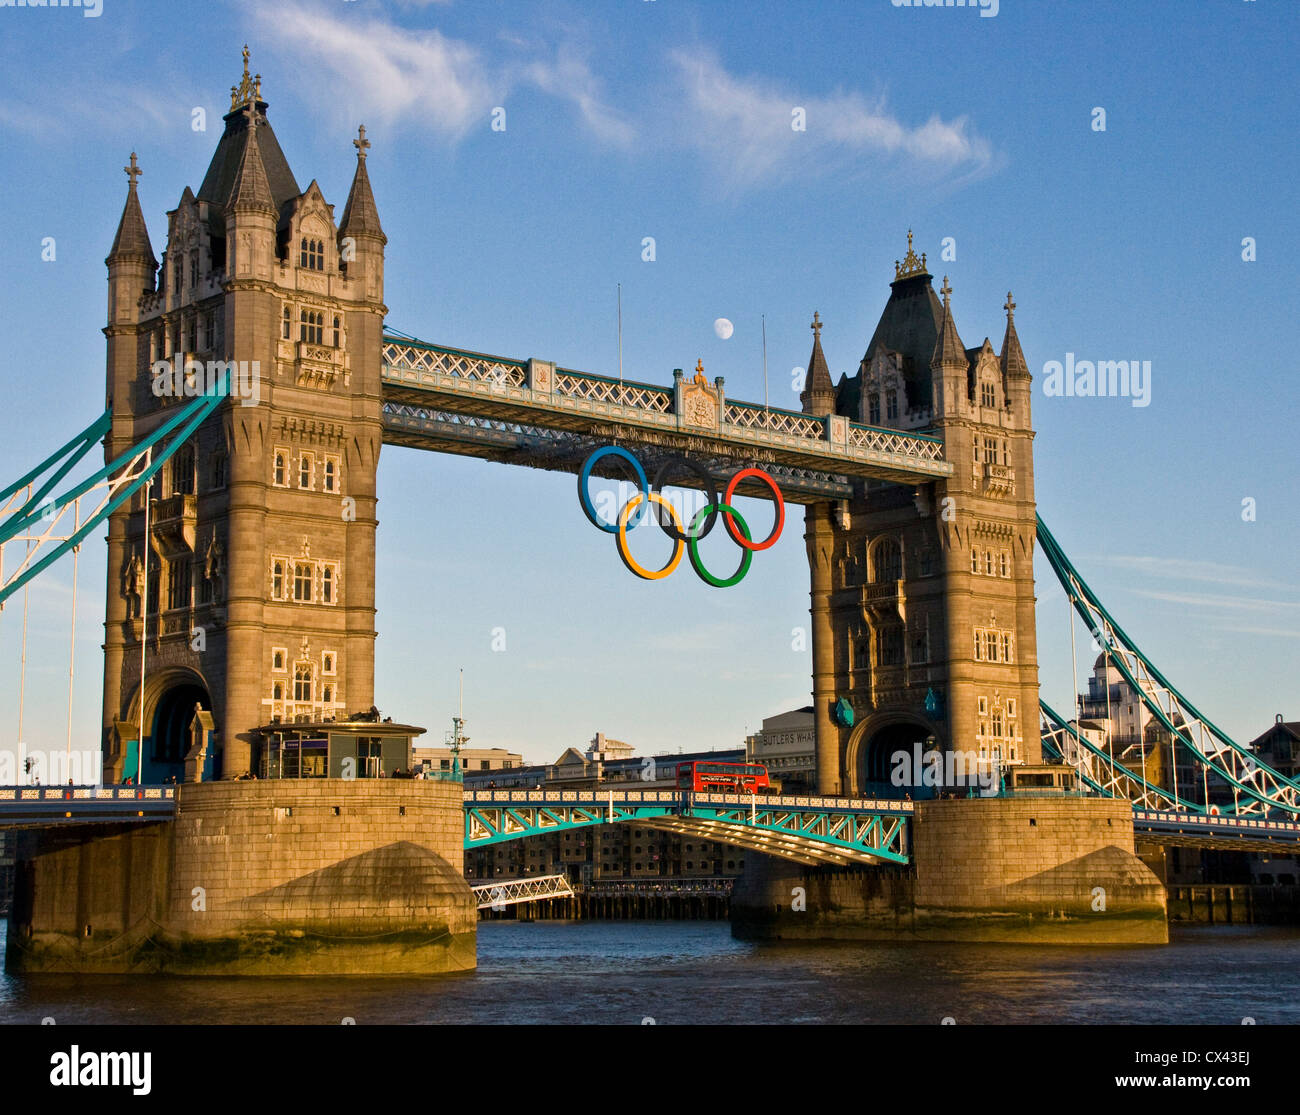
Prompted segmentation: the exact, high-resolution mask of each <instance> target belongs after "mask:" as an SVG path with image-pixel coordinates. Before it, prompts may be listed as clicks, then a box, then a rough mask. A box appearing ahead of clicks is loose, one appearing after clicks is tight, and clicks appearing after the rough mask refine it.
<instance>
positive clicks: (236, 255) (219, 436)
mask: <svg viewBox="0 0 1300 1115" xmlns="http://www.w3.org/2000/svg"><path fill="white" fill-rule="evenodd" d="M266 110H267V104H266V102H265V101H263V100H262V98H261V78H260V75H259V76H254V77H250V76H249V73H248V50H247V48H245V50H244V72H243V76H242V79H241V82H240V84H239V86H238V87H232V89H231V104H230V112H229V113H228V114H227V115H226V116H225V130H224V132H223V134H222V136H221V139H220V141H219V143H218V145H217V149H216V153H215V154H214V155H213V157H212V161H211V164H210V165H209V167H208V171H207V174H206V175H205V176H204V178H203V182H202V185H201V186H200V187H199V190H198V193H197V194H194V193H193V192H191V190H190V189H189V187H186V189H185V191H184V193H183V194H182V195H181V198H180V201H179V203H178V204H177V206H176V208H175V209H173V210H172V211H171V212H170V213H169V214H168V222H167V245H166V251H165V252H164V254H163V260H162V264H161V266H160V267H159V266H158V265H157V263H156V261H155V259H154V255H153V251H152V248H151V246H150V241H149V234H148V231H147V229H146V227H145V223H144V218H143V214H142V212H141V207H140V202H139V198H138V195H137V187H136V175H137V174H138V173H140V172H139V170H138V168H137V167H136V165H135V156H134V155H133V156H132V159H131V167H130V168H129V170H128V174H129V175H130V185H129V188H128V192H127V200H126V207H125V209H124V211H123V214H122V219H121V223H120V225H119V227H118V232H117V237H116V239H115V240H114V243H113V249H112V252H111V253H110V254H109V256H108V259H107V260H106V263H107V265H108V275H109V313H108V325H107V327H106V328H105V330H104V332H105V335H106V336H107V338H108V376H107V395H108V403H109V406H110V407H111V409H112V412H113V426H112V430H111V432H110V434H109V435H108V437H107V439H106V443H105V453H106V456H107V458H108V459H110V460H111V459H112V458H114V457H115V456H116V455H118V454H119V453H121V452H123V451H125V450H126V449H127V448H129V447H130V446H131V445H133V444H135V443H137V442H139V441H140V440H141V439H142V438H144V437H146V436H147V435H148V434H149V433H150V432H151V431H152V430H154V429H156V428H157V427H158V425H159V424H161V423H162V422H164V421H165V420H167V419H168V418H169V417H171V416H172V415H173V414H175V412H176V407H177V406H179V405H181V404H182V403H183V402H184V401H186V400H185V396H186V395H187V394H188V393H193V392H194V391H195V390H196V388H197V390H199V391H201V389H202V386H203V380H205V379H207V380H210V379H212V378H214V376H213V371H214V369H215V370H217V371H219V370H220V368H221V366H222V364H223V363H224V362H227V361H228V362H231V363H230V365H229V370H230V371H231V373H232V377H233V379H234V381H235V382H236V383H237V384H238V388H237V390H238V391H239V396H240V397H238V398H235V397H232V398H231V399H229V400H228V401H226V402H225V403H223V404H222V405H221V407H220V408H219V409H218V411H217V412H216V413H215V414H214V415H213V417H212V418H211V419H209V420H208V421H207V422H206V423H205V424H204V425H203V426H202V427H200V429H199V430H198V431H197V432H196V434H195V436H194V437H193V438H192V439H191V440H190V442H189V444H188V445H186V446H185V447H183V448H182V449H180V450H179V451H178V452H177V453H176V454H175V455H174V456H173V457H172V459H171V460H170V461H169V462H168V463H167V465H166V466H164V468H163V470H162V471H161V472H160V474H159V476H158V477H157V478H156V479H155V481H154V483H153V485H152V489H151V491H150V492H149V498H150V500H151V503H150V505H149V518H150V539H149V545H148V546H147V547H146V546H145V545H144V533H145V527H144V520H145V502H144V498H143V497H144V495H145V493H144V492H143V491H142V492H141V493H138V494H137V496H136V497H135V499H134V500H133V501H131V502H129V503H127V504H124V505H123V506H122V507H121V508H120V509H119V510H118V511H117V512H116V513H115V514H114V515H113V516H112V517H111V519H110V521H109V551H108V608H107V620H106V624H105V627H106V635H105V671H104V706H103V707H104V755H105V764H104V765H105V770H104V778H105V781H106V782H117V781H122V780H123V779H125V778H126V777H128V776H132V777H133V776H134V775H135V773H136V765H137V758H136V752H135V748H136V743H137V740H138V736H139V735H140V732H139V730H138V729H139V725H140V723H141V720H142V719H143V725H144V727H143V735H144V740H143V745H142V748H141V750H142V752H143V755H142V760H143V761H142V763H141V764H140V765H141V767H142V770H143V777H144V780H145V781H155V782H157V781H161V780H162V779H163V778H165V777H167V776H168V775H172V774H174V775H176V776H177V777H183V776H184V774H185V759H186V755H187V753H190V755H191V763H190V768H191V769H190V771H189V773H190V775H191V776H193V775H194V773H195V769H196V764H197V766H198V768H199V769H201V770H202V772H203V774H204V776H205V777H210V778H211V777H216V778H219V777H232V776H235V775H238V774H241V773H243V772H244V771H245V770H248V769H249V768H250V764H251V761H252V760H251V744H252V743H253V741H254V739H255V738H256V730H257V729H258V727H259V726H263V725H267V724H269V723H271V722H273V721H276V720H283V721H292V720H306V721H312V722H316V721H321V720H326V719H335V718H345V716H346V713H347V712H348V711H349V710H353V711H359V710H364V709H367V708H369V707H370V706H371V705H372V703H373V699H374V639H375V607H374V555H375V526H376V520H375V473H376V467H377V465H378V460H379V450H380V443H381V440H382V419H381V399H380V362H381V345H382V340H381V338H382V330H383V321H384V314H385V307H384V304H383V297H384V245H385V243H386V237H385V236H384V232H383V229H382V228H381V226H380V222H379V215H378V212H377V210H376V207H375V201H374V196H373V194H372V192H371V187H370V179H369V176H368V175H367V172H366V155H367V148H368V147H369V146H370V144H369V141H368V140H366V138H365V129H364V128H362V129H361V130H360V134H359V136H358V138H357V139H356V140H354V143H355V145H356V170H355V174H354V177H353V180H352V188H351V192H350V193H349V195H348V200H347V204H346V206H345V207H344V210H343V214H342V218H341V220H339V221H338V222H337V223H336V222H335V219H334V210H333V206H331V205H329V204H328V203H327V202H326V200H325V198H324V196H323V194H322V192H321V189H320V187H319V186H318V185H317V184H316V182H315V181H313V182H312V183H311V185H309V186H308V187H307V189H306V190H305V191H303V190H300V189H299V187H298V183H297V180H296V179H295V178H294V175H293V172H292V171H291V170H290V168H289V164H288V162H287V160H286V159H285V157H284V154H283V152H282V151H281V150H280V145H279V143H278V141H277V140H276V136H275V133H274V131H273V130H272V128H271V125H270V122H269V121H268V119H267V116H266ZM187 360H189V361H194V362H197V364H198V365H201V367H202V369H203V372H202V373H199V371H198V368H197V367H196V366H195V364H191V365H190V370H189V372H188V374H186V373H185V372H184V369H185V362H186V361H187ZM159 361H167V362H169V364H170V366H171V367H172V368H180V369H181V370H182V374H180V375H176V374H166V373H163V374H160V369H161V368H162V365H160V364H159V363H158V362H159ZM146 555H147V556H146ZM146 562H147V566H146ZM146 585H147V588H146ZM142 637H145V643H144V646H145V670H144V679H145V680H144V685H143V706H144V707H143V717H142V716H141V688H142V687H141V660H140V659H141V640H142ZM196 709H197V710H200V711H203V712H205V713H206V714H207V715H206V719H205V718H203V717H199V718H196V715H195V714H196Z"/></svg>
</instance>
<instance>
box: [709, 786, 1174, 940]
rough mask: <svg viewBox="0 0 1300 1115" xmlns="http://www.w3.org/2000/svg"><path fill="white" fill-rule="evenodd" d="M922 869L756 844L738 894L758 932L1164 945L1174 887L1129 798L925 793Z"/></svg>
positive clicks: (748, 932) (918, 849)
mask: <svg viewBox="0 0 1300 1115" xmlns="http://www.w3.org/2000/svg"><path fill="white" fill-rule="evenodd" d="M912 851H913V869H912V870H899V869H895V868H888V867H881V868H878V869H872V868H867V869H862V870H846V869H839V868H837V869H834V870H830V869H825V868H815V869H808V868H799V867H798V866H796V865H794V864H791V863H789V862H787V861H782V860H778V859H773V858H771V857H766V856H757V855H752V854H747V855H746V857H745V873H744V875H743V877H742V878H741V879H740V880H738V882H737V884H736V888H735V891H734V892H733V895H732V902H731V924H732V934H733V935H734V936H736V937H742V938H748V939H757V940H761V939H770V940H790V939H806V940H835V939H843V940H860V941H897V940H909V939H910V940H924V941H988V942H1008V943H1033V944H1066V945H1107V944H1124V945H1128V944H1165V943H1166V942H1167V941H1168V940H1169V930H1168V924H1167V922H1166V918H1165V889H1164V887H1163V885H1162V884H1161V883H1160V880H1159V879H1158V878H1157V877H1156V876H1155V875H1154V874H1153V873H1152V871H1151V870H1150V868H1148V867H1147V866H1146V865H1145V864H1144V863H1143V862H1142V861H1141V860H1140V859H1138V857H1137V856H1136V855H1135V854H1134V844H1133V816H1132V809H1131V807H1130V806H1129V805H1128V803H1126V802H1112V801H1107V800H1104V799H1089V798H1069V797H1041V798H1029V797H1007V798H972V799H959V800H949V801H928V802H918V803H917V805H916V816H915V819H914V821H913V823H912Z"/></svg>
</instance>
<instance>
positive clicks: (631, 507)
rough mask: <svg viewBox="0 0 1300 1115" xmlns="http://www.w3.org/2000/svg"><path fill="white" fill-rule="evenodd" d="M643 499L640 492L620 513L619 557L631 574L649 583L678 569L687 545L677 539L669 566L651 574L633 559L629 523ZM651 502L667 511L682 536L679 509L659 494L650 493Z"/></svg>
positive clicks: (660, 579)
mask: <svg viewBox="0 0 1300 1115" xmlns="http://www.w3.org/2000/svg"><path fill="white" fill-rule="evenodd" d="M643 499H645V496H644V495H643V494H642V493H640V492H638V493H637V494H636V495H634V496H633V497H632V498H631V499H630V500H628V501H627V503H625V504H624V505H623V510H622V511H621V512H619V516H618V556H619V557H621V558H622V559H623V564H624V565H626V566H627V567H628V569H629V570H630V571H631V572H633V573H635V574H636V575H637V576H638V577H641V578H642V579H644V580H647V581H662V580H663V579H664V578H665V577H667V576H668V575H669V574H671V573H672V571H673V570H674V569H676V568H677V563H678V562H680V561H681V560H682V554H683V553H685V552H686V543H685V542H683V541H682V540H681V538H677V539H676V540H675V541H674V543H673V556H672V557H670V558H669V559H668V564H667V565H665V566H664V567H663V568H662V569H660V570H659V571H658V572H651V571H650V570H649V569H646V568H645V567H644V566H641V565H638V564H637V562H636V560H635V559H634V558H633V557H632V555H631V553H629V552H628V548H627V521H628V519H629V518H630V517H631V515H632V512H633V511H635V510H636V508H637V506H638V505H639V504H640V503H641V501H642V500H643ZM650 502H651V503H657V504H659V506H660V507H662V508H664V509H665V510H667V512H668V514H669V515H670V516H671V517H672V521H673V523H674V525H675V526H676V527H677V533H678V534H679V535H681V534H682V533H683V532H682V520H681V519H680V518H679V517H678V515H677V509H676V508H675V507H673V505H672V504H671V503H669V502H668V500H666V499H665V498H664V497H663V496H662V495H661V494H660V493H659V492H651V493H650Z"/></svg>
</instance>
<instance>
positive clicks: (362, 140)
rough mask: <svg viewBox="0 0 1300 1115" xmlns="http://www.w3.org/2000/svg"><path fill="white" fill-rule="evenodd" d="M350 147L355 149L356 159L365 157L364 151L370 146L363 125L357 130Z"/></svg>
mask: <svg viewBox="0 0 1300 1115" xmlns="http://www.w3.org/2000/svg"><path fill="white" fill-rule="evenodd" d="M352 146H353V147H355V148H356V149H357V158H358V159H364V158H365V157H366V149H367V148H368V147H369V146H370V140H368V139H366V126H365V125H364V124H362V125H361V127H359V128H358V129H357V138H356V139H354V140H353V141H352Z"/></svg>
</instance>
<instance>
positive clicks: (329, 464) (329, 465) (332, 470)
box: [324, 459, 338, 492]
mask: <svg viewBox="0 0 1300 1115" xmlns="http://www.w3.org/2000/svg"><path fill="white" fill-rule="evenodd" d="M337 471H338V469H337V466H336V465H335V464H334V462H333V461H332V460H328V459H327V460H326V461H325V473H324V480H325V490H326V491H327V492H332V491H334V477H335V474H336V473H337Z"/></svg>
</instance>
